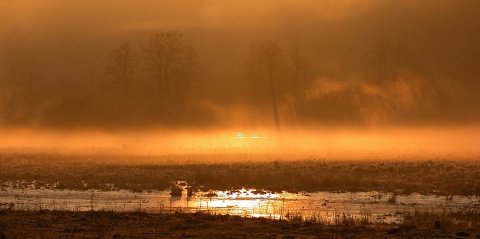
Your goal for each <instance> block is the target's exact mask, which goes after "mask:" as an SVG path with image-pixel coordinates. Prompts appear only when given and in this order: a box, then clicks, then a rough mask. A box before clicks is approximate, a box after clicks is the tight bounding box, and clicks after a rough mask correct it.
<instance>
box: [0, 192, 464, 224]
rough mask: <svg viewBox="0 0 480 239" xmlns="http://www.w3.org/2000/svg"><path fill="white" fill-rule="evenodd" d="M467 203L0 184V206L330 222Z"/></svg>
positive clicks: (376, 219)
mask: <svg viewBox="0 0 480 239" xmlns="http://www.w3.org/2000/svg"><path fill="white" fill-rule="evenodd" d="M469 205H471V201H470V200H469V199H468V197H464V196H438V195H433V194H431V195H422V194H417V193H413V194H410V195H397V196H393V194H392V193H385V192H376V191H371V192H314V193H306V192H299V193H289V192H281V193H273V192H269V191H259V190H255V189H239V190H231V191H211V192H208V193H207V192H198V193H195V194H194V195H193V196H187V195H186V192H184V194H183V195H182V196H176V197H172V196H171V195H170V193H169V191H151V192H142V193H135V192H131V191H128V190H112V191H100V190H85V191H75V190H58V189H35V188H28V187H27V188H22V189H17V188H2V189H1V191H0V210H1V209H12V210H46V209H48V210H70V211H90V210H95V211H98V210H107V211H116V212H121V211H143V212H150V213H173V212H199V211H202V212H208V213H212V214H229V215H240V216H245V217H266V218H273V219H287V220H298V219H302V220H312V221H317V222H318V221H320V222H323V223H329V224H335V223H338V222H339V221H341V220H346V219H348V220H363V221H365V220H366V221H368V222H371V223H401V222H402V221H403V218H404V217H405V215H408V214H409V213H413V212H414V211H415V210H421V211H425V210H428V211H429V212H432V213H438V214H439V215H440V216H441V215H442V213H444V211H447V212H450V211H457V210H460V209H462V208H465V207H468V206H469Z"/></svg>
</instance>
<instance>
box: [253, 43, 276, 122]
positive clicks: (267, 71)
mask: <svg viewBox="0 0 480 239" xmlns="http://www.w3.org/2000/svg"><path fill="white" fill-rule="evenodd" d="M281 52H282V49H281V48H280V46H279V45H278V43H277V42H275V41H272V40H264V41H261V42H258V43H256V44H253V45H252V48H251V55H250V62H249V63H250V67H251V69H253V71H254V72H255V73H254V74H258V75H256V77H258V78H259V80H262V81H267V82H268V89H269V95H270V101H271V104H272V113H273V120H274V122H275V127H276V128H277V129H279V128H280V119H279V114H278V105H277V100H278V99H277V91H278V88H277V85H278V84H277V82H276V80H277V79H278V78H279V77H278V75H277V73H278V67H279V63H280V60H281Z"/></svg>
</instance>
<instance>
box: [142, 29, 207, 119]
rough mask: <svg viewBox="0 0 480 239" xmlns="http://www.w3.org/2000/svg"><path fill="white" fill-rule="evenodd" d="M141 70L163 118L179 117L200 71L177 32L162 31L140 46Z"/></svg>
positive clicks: (198, 78) (190, 51) (198, 65)
mask: <svg viewBox="0 0 480 239" xmlns="http://www.w3.org/2000/svg"><path fill="white" fill-rule="evenodd" d="M142 56H143V64H144V65H143V68H144V70H145V73H146V74H147V77H148V78H149V79H150V80H151V82H152V83H153V84H152V85H153V88H154V89H155V91H156V94H155V95H156V98H157V99H158V100H159V101H158V103H159V104H160V107H161V109H162V111H163V113H164V114H166V115H168V116H171V115H172V114H174V115H177V116H178V115H179V114H180V113H181V112H182V111H183V110H184V109H185V107H186V105H187V101H188V99H189V97H190V96H191V95H192V90H193V85H194V84H195V83H196V82H199V81H200V79H201V78H202V77H203V68H202V67H201V63H200V60H199V58H198V56H197V54H196V52H195V50H194V49H193V47H192V46H191V45H190V44H188V43H186V42H185V40H184V39H183V35H182V34H181V33H179V32H177V31H162V32H159V33H156V34H154V35H153V36H152V37H151V38H150V39H149V40H148V41H147V42H146V43H144V44H142Z"/></svg>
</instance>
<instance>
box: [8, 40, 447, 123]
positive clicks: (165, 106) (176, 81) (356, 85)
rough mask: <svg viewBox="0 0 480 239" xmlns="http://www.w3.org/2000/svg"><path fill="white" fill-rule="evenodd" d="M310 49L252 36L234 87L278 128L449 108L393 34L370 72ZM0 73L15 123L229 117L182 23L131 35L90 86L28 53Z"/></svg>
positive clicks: (374, 56) (372, 56)
mask: <svg viewBox="0 0 480 239" xmlns="http://www.w3.org/2000/svg"><path fill="white" fill-rule="evenodd" d="M312 52H313V50H312V49H311V48H309V47H308V46H307V45H306V44H302V43H301V42H299V41H294V42H291V43H290V44H288V45H286V46H285V47H283V46H282V45H281V44H280V43H279V42H277V41H275V40H268V39H267V40H261V41H258V42H254V43H252V44H251V46H250V51H249V52H248V53H246V54H245V59H246V61H245V62H246V64H245V67H243V68H242V69H245V70H243V72H244V75H243V76H242V79H243V80H242V84H244V89H246V90H244V91H241V90H237V88H241V87H240V86H235V85H234V86H231V89H230V90H231V91H232V92H231V93H232V94H233V95H236V96H237V97H240V98H244V99H242V100H243V101H245V103H246V104H249V105H251V106H252V107H257V108H258V109H259V112H262V114H263V117H260V119H261V120H265V121H266V122H265V124H269V125H273V126H275V127H276V128H277V129H279V128H281V127H282V126H283V125H291V124H304V123H319V124H338V123H341V124H344V123H353V124H356V123H392V122H394V123H405V122H407V123H410V122H416V121H421V120H430V119H433V118H435V117H437V116H438V114H440V113H442V112H440V113H439V112H438V108H439V106H441V103H442V101H441V100H439V99H441V98H442V97H443V95H444V94H445V92H441V90H439V88H436V86H435V84H432V83H431V82H429V81H426V80H425V79H424V78H422V77H421V76H420V75H419V74H418V71H417V70H416V69H415V67H414V66H412V63H411V62H412V61H411V56H410V55H409V52H408V51H407V50H406V49H403V48H402V47H401V46H400V45H399V44H397V43H395V42H392V41H389V40H383V41H379V42H378V43H375V44H372V46H370V48H368V50H367V51H366V54H365V56H364V59H365V61H366V62H367V64H366V68H365V69H363V71H362V72H363V75H361V76H360V77H352V78H348V79H342V78H338V79H336V78H333V79H329V80H325V77H324V73H323V72H320V71H319V69H320V68H321V67H319V64H321V63H319V62H318V61H317V59H318V57H315V56H314V54H312ZM339 71H342V69H340V70H339ZM346 71H347V70H346ZM0 77H1V78H0V86H1V88H0V89H1V90H0V107H1V108H0V114H1V115H0V122H1V124H2V125H4V126H7V127H8V126H22V125H40V126H52V127H74V126H99V127H108V126H114V127H115V126H118V127H123V126H127V125H130V126H139V127H143V126H149V125H167V126H185V125H197V126H205V125H214V124H216V123H218V122H221V121H222V120H228V119H223V118H222V117H223V115H221V112H220V113H219V112H216V111H215V110H214V109H212V107H211V105H212V104H213V105H215V104H217V105H222V104H223V102H209V104H206V103H205V102H208V101H212V99H214V97H210V96H208V95H207V94H205V93H204V91H203V90H204V88H205V87H206V86H207V85H208V84H205V83H206V82H207V81H208V80H209V76H208V72H206V70H205V69H204V67H203V62H202V59H201V57H200V56H199V55H198V54H197V51H196V49H195V48H194V47H193V45H192V44H191V43H190V42H189V41H187V39H185V37H184V36H183V34H182V33H180V32H179V31H159V32H156V33H154V34H152V35H151V36H150V37H148V39H147V40H145V41H144V42H141V43H140V44H138V45H135V44H133V43H132V42H130V41H128V40H127V41H124V42H123V43H121V44H120V45H119V46H118V47H116V48H114V49H112V51H111V52H110V54H109V56H108V63H107V65H106V66H105V68H104V73H103V74H102V76H101V77H100V79H99V80H92V82H90V83H89V84H79V83H75V82H72V81H70V82H69V81H53V80H49V79H46V78H47V77H45V76H44V74H43V71H42V66H41V62H39V61H38V60H37V58H36V57H35V56H33V55H28V54H27V55H24V56H21V57H18V58H17V59H9V60H8V61H4V62H2V64H1V66H0ZM87 78H88V77H87ZM87 78H85V79H84V80H85V81H88V79H87ZM226 78H227V79H225V80H228V76H226ZM327 83H328V84H327ZM332 84H333V86H332ZM237 91H238V92H237ZM239 94H241V96H240V95H239ZM206 105H207V106H206ZM208 105H210V106H208ZM226 108H227V110H228V107H226ZM452 108H454V107H452Z"/></svg>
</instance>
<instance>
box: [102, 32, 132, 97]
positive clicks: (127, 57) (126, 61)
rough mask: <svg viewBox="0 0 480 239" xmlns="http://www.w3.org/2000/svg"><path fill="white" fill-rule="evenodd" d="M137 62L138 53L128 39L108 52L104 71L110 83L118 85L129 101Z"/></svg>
mask: <svg viewBox="0 0 480 239" xmlns="http://www.w3.org/2000/svg"><path fill="white" fill-rule="evenodd" d="M138 64H139V54H138V53H137V52H136V51H135V50H134V48H133V47H132V45H131V44H130V42H129V41H124V42H123V44H122V45H120V47H118V48H116V49H115V50H113V52H112V53H111V54H110V62H109V64H108V65H107V67H106V70H105V73H106V75H107V77H108V78H109V79H110V80H111V81H112V83H113V84H114V85H115V86H116V87H118V88H119V89H120V90H121V92H122V94H123V95H124V97H125V99H126V100H127V102H130V101H131V97H132V95H131V94H132V93H131V91H132V90H131V88H132V87H133V85H132V84H133V82H132V81H133V80H134V78H135V74H136V70H137V67H138Z"/></svg>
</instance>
